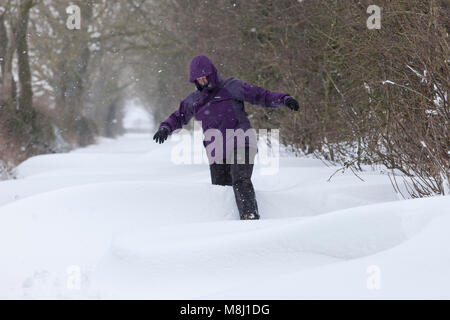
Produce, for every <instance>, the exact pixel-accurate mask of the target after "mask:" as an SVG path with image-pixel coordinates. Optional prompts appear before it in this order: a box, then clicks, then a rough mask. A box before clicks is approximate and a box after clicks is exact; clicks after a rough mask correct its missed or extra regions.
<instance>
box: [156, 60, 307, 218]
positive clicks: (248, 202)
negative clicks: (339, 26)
mask: <svg viewBox="0 0 450 320" xmlns="http://www.w3.org/2000/svg"><path fill="white" fill-rule="evenodd" d="M189 81H190V82H192V83H194V84H195V86H196V87H197V90H195V91H194V92H192V93H191V94H189V95H188V96H187V97H186V98H185V99H183V100H182V101H181V103H180V107H179V109H178V110H176V111H175V112H174V113H172V114H171V115H170V116H169V117H168V118H167V119H166V120H165V121H163V122H162V123H161V124H160V126H159V129H158V131H157V132H156V134H155V135H154V137H153V140H155V141H156V142H158V143H163V142H164V141H165V140H166V139H167V137H168V135H169V134H171V133H172V132H174V131H175V130H177V129H180V128H181V127H182V126H183V125H186V124H187V123H188V122H189V120H190V119H191V118H192V117H195V119H196V120H198V121H201V124H202V129H203V133H204V134H205V140H204V142H203V144H204V146H205V148H206V149H207V154H208V158H209V162H210V171H211V182H212V184H216V185H223V186H233V190H234V194H235V198H236V204H237V207H238V210H239V215H240V218H241V220H256V219H259V217H260V216H259V213H258V204H257V202H256V198H255V190H254V188H253V184H252V182H251V176H252V172H253V163H254V158H255V155H256V152H257V144H256V134H255V133H254V130H253V129H252V127H251V125H250V122H249V120H248V118H247V113H246V112H245V109H244V101H246V102H249V103H251V104H255V105H260V106H262V107H266V108H276V107H280V106H287V107H289V108H290V109H292V110H295V111H297V110H298V109H299V104H298V102H297V101H296V100H295V99H294V98H293V97H291V96H290V95H289V94H287V93H281V92H271V91H269V90H266V89H264V88H261V87H257V86H253V85H251V84H248V83H246V82H243V81H241V80H238V79H235V78H229V79H222V78H221V77H220V75H219V73H218V72H217V69H216V67H215V66H214V64H213V63H212V62H211V60H209V58H208V57H206V56H197V57H195V58H194V59H193V60H192V61H191V64H190V77H189ZM211 132H212V133H213V134H210V133H211ZM230 133H232V134H231V135H230ZM210 136H214V139H211V138H209V139H207V138H206V137H210ZM213 145H214V146H215V147H214V148H211V146H213ZM217 145H219V146H220V147H217Z"/></svg>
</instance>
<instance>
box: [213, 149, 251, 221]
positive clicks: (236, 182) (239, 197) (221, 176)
mask: <svg viewBox="0 0 450 320" xmlns="http://www.w3.org/2000/svg"><path fill="white" fill-rule="evenodd" d="M238 151H239V152H238ZM244 153H245V161H244V160H243V159H242V155H243V154H244ZM255 154H256V150H255V149H253V148H248V147H246V148H245V149H244V150H243V149H235V150H234V155H232V157H233V158H231V159H230V158H229V159H228V161H227V163H226V159H225V160H224V163H222V164H218V163H213V164H211V165H210V171H211V182H212V184H215V185H221V186H233V191H234V196H235V198H236V204H237V207H238V210H239V215H240V218H241V220H257V219H259V213H258V204H257V202H256V196H255V190H254V188H253V184H252V181H251V178H252V173H253V160H254V157H255ZM250 159H251V161H250Z"/></svg>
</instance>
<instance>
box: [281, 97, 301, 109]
mask: <svg viewBox="0 0 450 320" xmlns="http://www.w3.org/2000/svg"><path fill="white" fill-rule="evenodd" d="M284 104H285V105H286V107H288V108H289V109H291V110H294V111H298V109H299V108H300V105H299V104H298V101H297V100H295V99H294V98H292V97H291V96H289V97H287V98H286V99H285V101H284Z"/></svg>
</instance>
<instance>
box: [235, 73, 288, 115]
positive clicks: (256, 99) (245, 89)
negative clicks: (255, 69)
mask: <svg viewBox="0 0 450 320" xmlns="http://www.w3.org/2000/svg"><path fill="white" fill-rule="evenodd" d="M227 87H228V88H229V91H230V93H231V95H232V96H233V98H234V99H237V100H241V101H246V102H248V103H251V104H255V105H259V106H262V107H266V108H277V107H281V106H284V105H285V99H287V98H288V97H289V96H290V95H289V94H287V93H284V92H275V91H269V90H267V89H264V88H262V87H258V86H255V85H252V84H249V83H247V82H244V81H241V80H238V79H231V81H230V83H229V85H228V86H227Z"/></svg>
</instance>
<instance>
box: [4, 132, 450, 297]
mask: <svg viewBox="0 0 450 320" xmlns="http://www.w3.org/2000/svg"><path fill="white" fill-rule="evenodd" d="M176 143H177V142H174V141H168V142H167V143H165V144H163V145H157V144H155V143H154V142H153V141H152V140H151V135H150V133H147V134H145V133H141V134H137V133H136V134H127V135H125V136H123V137H121V138H119V139H117V140H110V139H103V140H101V141H100V143H99V144H98V145H94V146H91V147H88V148H84V149H79V150H76V151H74V152H70V153H67V154H52V155H43V156H38V157H34V158H31V159H29V160H27V161H25V162H24V163H23V164H21V165H20V166H19V168H18V174H19V178H18V179H15V180H9V181H3V182H1V183H0V298H12V299H16V298H27V299H28V298H29V299H33V298H63V299H65V298H66V299H79V298H81V299H84V298H88V299H98V298H99V299H105V298H152V299H163V298H175V299H180V298H181V299H184V298H186V299H190V298H193V299H197V298H203V299H216V298H225V299H300V298H344V299H345V298H361V299H379V298H447V299H448V298H450V245H449V244H450V232H449V230H450V197H448V196H447V197H435V198H428V199H414V200H398V198H397V195H396V194H395V193H394V191H393V188H392V186H391V184H390V182H389V179H388V177H387V176H385V175H383V174H380V173H377V172H371V171H367V172H365V173H363V174H362V175H361V176H362V178H363V179H364V180H365V181H364V182H363V181H361V180H359V179H358V178H356V177H355V176H354V175H352V174H351V173H345V174H337V175H335V176H334V177H333V179H332V180H331V182H327V179H328V178H329V176H330V175H331V174H332V173H333V172H334V171H335V170H336V169H337V168H333V167H327V166H325V165H324V164H323V163H322V162H321V161H319V160H314V159H307V158H294V157H288V156H285V157H283V158H281V160H280V169H279V172H278V173H277V174H274V175H264V174H262V173H261V170H259V169H258V166H256V168H255V171H254V177H253V181H254V185H255V189H256V192H257V199H258V203H259V208H260V213H261V216H262V220H260V221H239V220H238V213H237V208H236V204H235V201H234V196H233V191H232V189H231V188H230V187H221V186H212V185H211V184H210V177H209V171H208V166H207V165H205V164H196V165H175V164H174V163H172V162H171V161H170V159H171V151H172V148H173V146H174V145H175V144H176Z"/></svg>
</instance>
